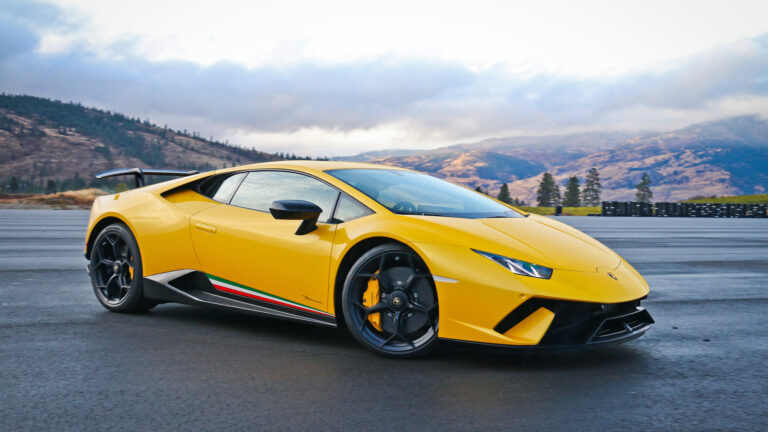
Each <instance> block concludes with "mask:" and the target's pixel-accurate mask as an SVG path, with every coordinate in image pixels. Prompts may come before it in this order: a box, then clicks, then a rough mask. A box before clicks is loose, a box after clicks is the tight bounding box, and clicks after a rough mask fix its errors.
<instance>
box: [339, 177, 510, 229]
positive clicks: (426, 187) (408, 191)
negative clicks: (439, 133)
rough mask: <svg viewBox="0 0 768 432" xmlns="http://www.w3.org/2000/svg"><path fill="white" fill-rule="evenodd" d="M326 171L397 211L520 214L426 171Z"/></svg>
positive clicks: (477, 215) (473, 215)
mask: <svg viewBox="0 0 768 432" xmlns="http://www.w3.org/2000/svg"><path fill="white" fill-rule="evenodd" d="M326 172H327V173H328V174H330V175H332V176H334V177H336V178H337V179H339V180H341V181H343V182H344V183H347V184H348V185H350V186H352V187H354V188H355V189H357V190H359V191H360V192H362V193H364V194H366V195H368V196H369V197H371V198H373V199H374V200H376V201H377V202H378V203H379V204H381V205H383V206H384V207H386V208H388V209H389V210H391V211H393V212H394V213H398V214H408V215H427V216H446V217H459V218H468V219H479V218H491V217H509V218H512V217H523V216H522V215H521V214H520V213H518V212H516V211H514V210H512V209H510V208H509V207H507V206H504V205H502V204H500V203H498V202H496V201H494V200H492V199H490V198H488V197H487V196H485V195H483V194H481V193H479V192H474V191H471V190H469V189H465V188H463V187H461V186H457V185H455V184H452V183H448V182H446V181H443V180H440V179H437V178H435V177H432V176H429V175H426V174H419V173H415V172H410V171H400V170H388V169H365V168H364V169H336V170H328V171H326Z"/></svg>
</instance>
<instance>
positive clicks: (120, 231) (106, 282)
mask: <svg viewBox="0 0 768 432" xmlns="http://www.w3.org/2000/svg"><path fill="white" fill-rule="evenodd" d="M89 269H90V274H91V285H92V286H93V292H94V294H96V298H97V299H98V300H99V302H100V303H101V304H102V306H104V307H105V308H107V309H109V310H110V311H112V312H120V313H136V312H145V311H148V310H149V309H152V308H153V307H155V306H156V305H157V303H155V302H152V301H150V300H147V299H145V298H144V289H143V280H142V275H143V272H142V270H143V269H142V266H141V253H140V252H139V245H138V243H136V238H135V237H134V236H133V233H131V230H129V229H128V227H126V226H125V225H123V224H121V223H115V224H112V225H109V226H107V227H106V228H104V229H103V230H102V231H101V232H100V233H99V235H98V236H97V237H96V240H95V241H94V242H93V249H92V250H91V263H90V266H89Z"/></svg>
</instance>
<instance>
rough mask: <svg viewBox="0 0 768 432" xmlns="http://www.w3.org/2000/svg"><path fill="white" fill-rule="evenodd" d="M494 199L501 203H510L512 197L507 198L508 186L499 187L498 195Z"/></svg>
mask: <svg viewBox="0 0 768 432" xmlns="http://www.w3.org/2000/svg"><path fill="white" fill-rule="evenodd" d="M496 199H497V200H499V201H501V202H503V203H507V204H511V203H512V197H510V196H509V186H507V184H506V183H504V184H503V185H501V189H499V194H498V195H496Z"/></svg>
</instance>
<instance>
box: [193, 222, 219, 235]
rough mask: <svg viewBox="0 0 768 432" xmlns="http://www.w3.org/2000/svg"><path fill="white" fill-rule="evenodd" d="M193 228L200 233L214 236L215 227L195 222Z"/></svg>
mask: <svg viewBox="0 0 768 432" xmlns="http://www.w3.org/2000/svg"><path fill="white" fill-rule="evenodd" d="M195 228H197V229H199V230H200V231H204V232H207V233H211V234H216V227H215V226H213V225H208V224H204V223H200V222H195Z"/></svg>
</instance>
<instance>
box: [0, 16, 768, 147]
mask: <svg viewBox="0 0 768 432" xmlns="http://www.w3.org/2000/svg"><path fill="white" fill-rule="evenodd" d="M9 4H10V5H11V6H12V7H9V8H7V9H5V11H4V13H3V15H0V83H1V84H0V85H1V86H2V87H1V88H0V90H2V91H5V92H6V93H26V94H34V95H40V96H45V97H52V98H57V99H62V100H72V101H78V102H82V103H85V104H88V105H95V106H99V107H103V108H106V109H111V110H115V111H120V112H125V113H126V114H128V115H132V116H140V117H142V118H145V117H148V118H150V119H152V120H153V121H155V122H158V123H163V122H168V123H169V126H171V127H174V128H188V129H197V130H200V131H201V132H202V133H203V134H206V135H208V134H214V135H216V136H218V137H221V136H247V135H248V134H256V135H258V134H271V135H274V134H286V136H291V134H294V135H295V136H297V137H300V136H302V135H301V134H300V133H299V132H300V131H305V130H322V131H327V132H328V133H339V134H345V133H346V134H348V133H352V132H357V131H361V130H362V131H365V130H377V129H381V128H382V127H387V125H390V126H391V125H397V127H398V128H403V129H405V130H406V131H408V133H409V134H410V136H411V137H413V138H414V139H418V138H419V137H424V136H432V137H437V138H436V139H437V140H442V141H444V143H452V142H455V141H457V140H463V139H466V138H467V137H483V136H494V135H496V136H498V135H503V134H505V133H510V131H516V132H523V133H551V132H557V131H566V130H577V129H581V130H586V129H596V128H601V129H602V128H611V127H617V126H620V127H635V128H638V129H649V128H656V127H659V126H662V127H663V126H664V125H666V124H668V123H669V122H670V121H672V122H678V123H680V124H679V125H683V124H685V123H689V122H694V121H700V120H704V119H709V118H717V117H718V116H723V115H732V114H742V113H746V112H740V108H739V107H740V106H742V107H743V110H755V109H762V108H763V107H766V104H765V103H764V101H765V99H766V97H767V96H768V35H764V36H761V37H758V38H754V39H743V40H740V41H737V42H735V43H733V44H730V45H726V46H721V47H719V48H715V49H712V50H710V51H707V52H703V53H700V54H698V55H695V56H692V57H690V58H687V59H683V60H680V61H678V62H676V63H673V64H668V65H664V67H663V69H661V70H659V71H654V72H646V73H636V74H629V75H624V76H620V77H613V78H610V79H598V78H589V79H585V78H572V77H567V76H558V75H552V74H534V75H524V76H523V75H514V74H511V73H510V72H509V71H508V69H507V68H505V67H504V66H503V65H499V66H497V67H495V68H490V69H485V70H479V71H478V70H471V69H469V68H468V67H466V66H464V65H462V64H459V63H455V62H447V61H439V60H433V59H429V58H420V59H398V58H393V57H384V58H377V59H369V60H364V61H363V60H359V61H354V62H347V63H319V62H309V61H306V62H301V63H298V64H294V65H290V66H263V67H257V68H248V67H245V66H242V65H239V64H235V63H228V62H219V63H215V64H213V65H209V66H203V65H199V64H196V63H192V62H187V61H172V60H166V61H154V62H153V61H149V60H147V59H144V58H141V57H139V56H137V55H136V54H135V53H134V51H132V49H131V46H132V43H133V42H132V41H131V40H130V39H129V40H126V41H124V42H122V43H120V44H118V45H115V49H120V53H118V54H120V55H115V56H110V57H105V56H103V55H96V54H94V53H92V52H90V51H88V50H87V49H82V48H80V49H73V50H69V51H65V52H58V53H45V52H40V51H39V50H37V49H36V47H37V46H38V45H39V42H40V36H39V34H40V32H41V31H44V30H45V29H46V28H50V27H52V26H57V25H62V24H61V20H60V19H59V17H58V15H57V13H56V10H55V9H52V7H50V6H45V5H37V6H34V7H33V6H30V4H29V3H26V2H12V3H9ZM756 100H757V101H762V102H760V103H756V102H755V101H756ZM740 101H741V102H740ZM752 112H754V111H752ZM762 114H766V113H765V112H762ZM702 117H708V118H702ZM348 145H350V146H351V145H352V144H348ZM354 151H355V149H352V148H350V149H343V150H336V151H332V153H338V152H341V153H343V152H354Z"/></svg>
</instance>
